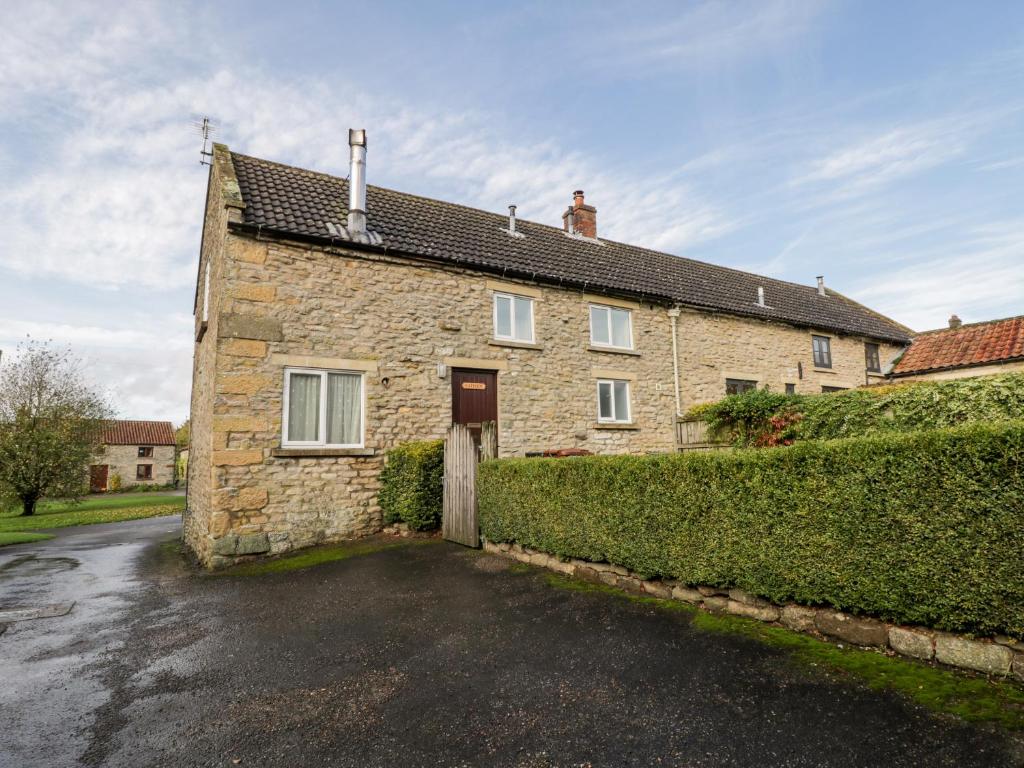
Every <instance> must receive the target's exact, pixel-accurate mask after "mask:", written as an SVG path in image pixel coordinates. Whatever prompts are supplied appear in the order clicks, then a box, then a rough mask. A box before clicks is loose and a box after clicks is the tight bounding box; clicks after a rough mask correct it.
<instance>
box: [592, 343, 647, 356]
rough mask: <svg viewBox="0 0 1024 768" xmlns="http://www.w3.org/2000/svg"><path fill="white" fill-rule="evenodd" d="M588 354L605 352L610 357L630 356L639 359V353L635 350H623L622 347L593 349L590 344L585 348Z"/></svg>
mask: <svg viewBox="0 0 1024 768" xmlns="http://www.w3.org/2000/svg"><path fill="white" fill-rule="evenodd" d="M587 351H588V352H607V353H608V354H610V355H632V356H633V357H640V353H639V352H637V351H636V350H635V349H624V348H622V347H595V346H594V345H593V344H591V345H590V346H589V347H587Z"/></svg>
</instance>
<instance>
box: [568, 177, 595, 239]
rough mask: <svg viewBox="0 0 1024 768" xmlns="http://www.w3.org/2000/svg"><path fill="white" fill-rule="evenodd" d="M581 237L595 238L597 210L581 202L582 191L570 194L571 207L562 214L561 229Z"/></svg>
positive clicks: (578, 190)
mask: <svg viewBox="0 0 1024 768" xmlns="http://www.w3.org/2000/svg"><path fill="white" fill-rule="evenodd" d="M570 224H571V226H572V232H571V233H570V234H576V235H583V237H593V238H596V237H597V208H595V207H594V206H592V205H587V204H586V203H584V202H583V190H582V189H577V190H576V191H575V192H573V193H572V206H571V207H570V208H569V210H567V211H566V212H565V213H563V214H562V229H564V230H565V231H566V232H569V227H570Z"/></svg>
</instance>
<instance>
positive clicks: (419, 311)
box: [185, 153, 898, 566]
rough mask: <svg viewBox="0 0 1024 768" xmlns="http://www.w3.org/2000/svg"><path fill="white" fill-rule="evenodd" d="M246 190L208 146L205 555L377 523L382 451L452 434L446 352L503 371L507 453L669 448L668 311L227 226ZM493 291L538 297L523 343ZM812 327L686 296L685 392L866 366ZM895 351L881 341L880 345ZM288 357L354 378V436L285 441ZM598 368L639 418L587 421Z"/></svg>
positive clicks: (202, 456) (201, 388)
mask: <svg viewBox="0 0 1024 768" xmlns="http://www.w3.org/2000/svg"><path fill="white" fill-rule="evenodd" d="M240 206H241V200H240V197H239V196H238V187H237V182H236V181H235V180H234V177H233V172H232V169H231V164H230V160H229V158H228V156H227V155H226V153H216V157H215V161H214V166H213V171H212V175H211V183H210V192H209V196H208V201H207V216H206V222H205V227H204V235H203V248H202V254H201V260H200V265H199V275H200V281H199V282H200V284H199V286H198V290H197V302H196V317H197V320H196V335H197V339H198V341H197V345H196V352H195V362H194V371H193V389H192V414H191V419H192V422H191V423H192V432H191V434H192V442H191V445H190V461H189V467H188V473H189V499H188V509H187V512H186V517H185V538H186V542H187V543H188V545H189V547H190V548H191V549H192V550H193V552H194V553H195V554H196V555H197V557H198V558H199V559H200V560H201V561H202V562H203V563H205V564H207V565H212V566H216V565H222V564H225V563H227V562H230V561H231V559H232V558H235V557H237V556H239V555H240V554H242V551H241V550H240V547H241V548H242V549H244V550H245V553H247V554H248V553H254V552H255V553H262V552H275V553H276V552H283V551H286V550H288V549H293V548H296V547H303V546H308V545H312V544H317V543H320V542H324V541H331V540H337V539H342V538H349V537H354V536H361V535H365V534H369V533H373V532H375V531H378V530H380V529H381V526H382V518H381V513H380V509H379V507H378V505H377V502H376V495H377V490H378V479H377V477H378V474H379V472H380V469H381V467H382V465H383V462H384V454H385V452H386V451H387V450H388V449H389V448H391V447H393V446H395V445H396V444H398V443H402V442H406V441H410V440H423V439H430V438H440V437H443V436H444V434H445V432H446V430H447V428H448V426H449V425H450V424H451V421H452V374H451V371H452V369H454V368H467V369H484V370H493V371H496V372H497V381H498V385H497V390H498V395H497V399H498V443H499V454H500V455H501V456H522V455H524V454H525V453H526V452H531V451H539V450H543V449H549V448H584V449H587V450H590V451H593V452H594V453H603V454H610V453H645V452H661V451H672V450H674V449H675V446H676V432H675V429H676V397H675V380H674V374H673V353H672V321H671V318H670V316H669V312H668V308H666V307H664V306H656V305H652V304H646V303H638V302H635V301H629V300H625V299H622V298H610V297H594V296H590V295H588V294H584V293H582V292H579V291H572V290H567V289H563V288H554V287H547V286H543V285H536V284H526V283H510V282H508V281H505V282H500V281H496V280H495V278H494V277H492V276H488V275H486V274H483V273H476V272H470V271H466V270H463V269H460V268H457V267H454V266H443V265H436V264H426V263H423V262H417V261H412V260H404V259H401V258H397V257H391V256H386V255H382V254H380V253H377V252H369V251H366V250H358V251H357V250H351V249H346V248H324V247H321V246H310V245H306V244H300V243H294V242H293V243H289V242H283V241H281V240H274V239H260V238H256V237H252V236H248V235H246V234H243V233H241V232H238V231H237V230H233V229H230V228H229V226H228V223H229V221H238V220H239V218H238V216H239V211H240ZM207 264H209V274H210V290H209V306H208V307H204V306H203V305H204V302H205V299H206V290H205V286H204V284H203V283H204V280H205V274H206V271H207ZM495 291H508V292H511V293H517V294H520V295H526V296H529V297H531V298H533V299H534V319H535V343H534V344H528V345H527V344H515V343H506V342H500V341H496V340H495V339H494V338H493V335H494V334H493V322H492V302H493V294H494V292H495ZM591 302H596V303H605V304H610V305H614V306H622V307H628V308H630V309H631V310H632V326H633V340H634V350H633V351H632V352H630V353H622V352H609V351H597V350H594V349H592V348H591V347H590V332H589V305H590V303H591ZM204 314H205V317H206V321H205V322H203V320H202V317H203V316H204ZM811 333H812V331H811V330H809V329H800V328H795V327H792V326H787V325H783V324H775V323H768V322H763V321H758V320H748V319H742V318H738V317H731V316H727V315H722V314H712V313H705V312H697V311H689V310H683V311H682V312H681V313H680V316H679V318H678V326H677V339H678V347H679V368H680V403H681V407H682V408H683V409H685V408H687V407H688V406H690V405H692V404H695V403H699V402H705V401H711V400H717V399H719V398H721V397H722V396H723V395H724V394H725V380H726V379H727V378H742V379H749V380H755V381H757V382H758V385H759V386H765V385H768V386H770V387H771V388H772V389H773V390H777V391H783V390H784V389H785V384H787V383H792V384H794V385H795V388H796V391H797V392H820V391H821V386H822V385H830V386H837V387H838V386H842V387H855V386H858V385H862V384H864V383H865V381H866V379H865V372H864V341H865V340H864V339H860V338H847V337H840V336H838V335H836V334H828V333H823V335H828V336H830V338H831V339H832V358H833V366H834V368H833V369H832V370H830V371H822V370H815V369H814V367H813V365H812V362H811ZM897 352H898V350H897V349H896V348H895V347H886V346H884V345H883V349H882V358H883V362H884V361H885V360H888V359H891V358H892V357H893V356H894V355H895V354H896V353H897ZM289 366H291V367H307V368H317V369H338V370H347V371H357V372H360V373H361V374H362V375H363V376H364V386H365V440H364V445H363V447H361V448H358V449H342V450H338V449H335V450H322V449H321V450H319V451H299V450H289V449H284V448H282V412H283V396H284V392H283V390H284V372H285V368H286V367H289ZM801 373H802V376H801ZM598 378H613V379H624V380H628V381H629V382H630V390H631V392H630V400H631V416H632V423H630V424H627V425H618V424H617V425H607V424H599V423H598V419H597V379H598ZM224 537H230V538H228V539H227V540H226V541H225V542H222V543H219V544H218V541H219V540H220V539H222V538H224ZM239 537H241V538H239ZM239 542H242V543H239Z"/></svg>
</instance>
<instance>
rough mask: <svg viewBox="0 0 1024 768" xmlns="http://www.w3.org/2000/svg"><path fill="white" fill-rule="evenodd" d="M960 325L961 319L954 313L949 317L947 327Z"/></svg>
mask: <svg viewBox="0 0 1024 768" xmlns="http://www.w3.org/2000/svg"><path fill="white" fill-rule="evenodd" d="M961 325H963V321H961V320H960V318H959V317H957V316H956V315H952V316H951V317H950V318H949V327H950V328H959V327H960V326H961Z"/></svg>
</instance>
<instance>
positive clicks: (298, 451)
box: [270, 448, 377, 459]
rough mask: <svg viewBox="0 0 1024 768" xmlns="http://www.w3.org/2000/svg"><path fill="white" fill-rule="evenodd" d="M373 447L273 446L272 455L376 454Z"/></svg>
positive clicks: (297, 456)
mask: <svg viewBox="0 0 1024 768" xmlns="http://www.w3.org/2000/svg"><path fill="white" fill-rule="evenodd" d="M376 453H377V452H376V451H375V450H374V449H373V448H273V449H271V451H270V455H271V456H273V457H274V458H277V459H301V458H306V457H316V456H321V457H329V456H374V455H376Z"/></svg>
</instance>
